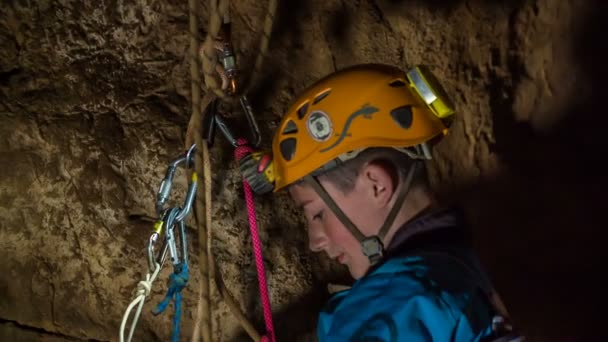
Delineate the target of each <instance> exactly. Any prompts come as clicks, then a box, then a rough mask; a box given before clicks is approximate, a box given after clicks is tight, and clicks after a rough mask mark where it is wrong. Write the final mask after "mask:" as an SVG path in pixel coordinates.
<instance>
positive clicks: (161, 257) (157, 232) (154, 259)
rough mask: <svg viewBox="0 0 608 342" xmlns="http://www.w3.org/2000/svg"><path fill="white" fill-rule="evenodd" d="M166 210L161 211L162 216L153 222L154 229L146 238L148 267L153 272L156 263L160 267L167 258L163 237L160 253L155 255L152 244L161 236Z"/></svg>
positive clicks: (166, 247)
mask: <svg viewBox="0 0 608 342" xmlns="http://www.w3.org/2000/svg"><path fill="white" fill-rule="evenodd" d="M166 214H167V212H166V211H165V213H163V216H165V217H163V218H161V219H160V220H158V221H156V223H155V224H154V231H153V232H152V234H151V235H150V238H149V239H148V268H149V269H150V272H154V271H155V270H156V263H158V264H159V266H160V267H162V265H163V264H164V263H165V259H166V258H167V252H168V250H167V249H168V245H167V244H166V241H165V239H163V242H162V247H161V248H160V253H159V254H158V255H156V251H155V249H154V245H156V243H158V241H159V238H160V237H161V236H162V232H163V227H165V222H166V221H165V218H166Z"/></svg>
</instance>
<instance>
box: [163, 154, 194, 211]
mask: <svg viewBox="0 0 608 342" xmlns="http://www.w3.org/2000/svg"><path fill="white" fill-rule="evenodd" d="M195 147H196V144H193V145H192V146H190V148H189V149H188V151H187V152H186V153H185V154H183V155H181V156H179V157H178V158H176V159H174V160H173V161H172V162H171V163H170V164H169V167H168V168H167V173H166V174H165V178H163V180H162V182H161V183H160V187H159V189H158V193H157V194H156V213H157V214H158V215H159V216H160V214H161V212H162V211H163V206H164V205H165V202H167V200H168V199H169V196H171V188H172V187H173V178H174V177H175V172H176V171H177V167H178V166H179V165H180V164H182V163H186V168H188V167H190V166H191V165H192V164H194V159H193V153H192V152H193V151H194V149H195ZM186 201H187V199H186Z"/></svg>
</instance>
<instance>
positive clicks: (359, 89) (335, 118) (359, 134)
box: [272, 64, 454, 191]
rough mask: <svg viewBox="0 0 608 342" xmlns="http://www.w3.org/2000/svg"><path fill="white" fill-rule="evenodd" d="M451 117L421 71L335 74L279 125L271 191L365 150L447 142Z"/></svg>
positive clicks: (371, 68) (375, 67)
mask: <svg viewBox="0 0 608 342" xmlns="http://www.w3.org/2000/svg"><path fill="white" fill-rule="evenodd" d="M453 112H454V111H453V109H452V106H451V104H450V103H449V102H448V100H447V97H446V96H445V95H444V92H443V90H442V89H441V87H440V86H439V85H438V83H437V82H436V80H435V78H434V77H433V76H432V74H431V73H430V72H428V70H426V69H423V68H421V67H416V68H413V69H411V70H410V71H408V72H404V71H402V70H400V69H398V68H396V67H392V66H388V65H379V64H363V65H356V66H352V67H349V68H346V69H343V70H340V71H337V72H335V73H333V74H330V75H328V76H326V77H324V78H322V79H321V80H319V81H317V82H316V83H314V84H313V85H312V86H310V87H309V88H308V89H306V90H304V91H303V92H302V94H301V95H300V96H299V97H298V98H297V99H296V100H295V101H294V103H293V104H292V105H291V107H290V108H289V109H288V110H287V112H286V114H285V115H284V116H283V118H282V120H281V123H280V125H279V127H278V129H277V133H276V134H275V136H274V139H273V142H272V155H273V161H274V181H275V184H274V185H275V186H274V190H275V191H279V190H281V189H282V188H284V187H285V186H287V185H289V184H292V183H294V182H296V181H298V180H300V179H302V178H303V177H304V176H306V175H308V174H311V173H313V172H315V171H317V170H319V169H320V168H322V167H323V166H325V165H327V164H328V163H331V162H332V161H335V160H347V159H350V158H352V157H353V156H355V155H356V154H357V153H358V152H360V151H361V150H363V149H365V148H369V147H394V148H400V149H402V148H409V147H416V146H420V145H421V144H422V145H424V143H426V142H428V141H429V140H431V139H433V138H435V137H437V136H441V135H444V134H447V125H446V123H445V122H444V121H443V119H445V118H447V117H448V116H450V115H451V114H453ZM404 151H405V150H404ZM425 151H426V150H425ZM424 155H425V156H426V157H427V158H430V154H429V153H426V154H424Z"/></svg>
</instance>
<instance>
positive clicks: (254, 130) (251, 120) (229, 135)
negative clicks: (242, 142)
mask: <svg viewBox="0 0 608 342" xmlns="http://www.w3.org/2000/svg"><path fill="white" fill-rule="evenodd" d="M240 103H241V107H242V108H243V111H244V112H245V117H246V118H247V126H248V127H249V133H250V135H251V137H252V140H251V143H250V145H251V146H252V147H257V146H259V144H260V142H261V140H262V136H261V134H260V129H259V127H258V125H257V123H256V120H255V117H254V115H253V111H252V110H251V106H250V105H249V102H248V100H247V97H246V96H241V98H240ZM216 127H217V128H218V129H219V130H220V131H221V132H222V134H223V135H224V137H225V138H226V140H228V142H229V143H230V145H232V146H233V147H238V146H239V143H238V140H237V138H236V136H235V135H234V134H233V132H232V130H231V129H230V127H229V126H228V122H227V120H226V119H225V118H224V116H223V115H222V114H221V113H220V110H219V99H215V100H214V101H213V102H212V103H211V104H210V105H209V107H208V109H207V112H206V113H205V121H204V122H203V137H204V139H205V140H206V141H207V145H208V146H209V147H211V146H213V143H214V141H215V129H216Z"/></svg>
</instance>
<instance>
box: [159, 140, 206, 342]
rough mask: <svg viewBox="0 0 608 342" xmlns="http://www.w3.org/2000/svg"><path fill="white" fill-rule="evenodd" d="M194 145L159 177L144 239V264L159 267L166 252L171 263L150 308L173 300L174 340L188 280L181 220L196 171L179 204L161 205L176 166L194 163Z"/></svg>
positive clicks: (188, 205)
mask: <svg viewBox="0 0 608 342" xmlns="http://www.w3.org/2000/svg"><path fill="white" fill-rule="evenodd" d="M194 149H195V145H192V146H191V147H190V148H189V149H188V151H187V152H186V153H185V154H183V155H181V156H179V157H178V158H176V159H175V160H173V161H172V162H171V163H170V164H169V167H168V168H167V172H166V174H165V178H164V179H163V180H162V182H161V184H160V187H159V190H158V193H157V196H156V211H157V214H158V215H159V220H158V221H157V222H156V224H155V225H154V231H153V232H152V235H151V236H150V238H149V241H148V266H149V267H150V269H151V270H152V269H154V268H156V267H157V266H156V265H158V267H162V266H163V264H164V263H165V261H166V258H167V255H169V256H170V259H171V263H172V264H173V273H172V274H171V275H170V277H169V288H168V291H167V295H166V296H165V298H164V299H163V300H162V301H161V302H160V303H159V304H158V306H157V307H156V308H155V309H154V310H153V313H154V314H155V315H158V314H161V313H162V312H164V311H165V309H166V308H167V306H168V305H169V303H170V302H171V301H174V302H175V315H174V317H173V334H172V337H171V339H172V341H178V339H179V325H180V320H181V302H182V294H181V291H182V290H183V289H184V288H185V287H186V285H187V283H188V240H187V236H186V224H185V222H184V220H185V219H186V217H187V216H188V214H189V213H190V212H191V211H192V204H193V202H194V197H195V196H196V188H197V175H196V172H194V173H193V174H192V181H191V183H190V185H189V186H188V192H187V194H186V198H185V200H184V203H183V206H182V207H178V206H175V207H170V208H165V207H164V206H165V203H166V202H167V200H168V199H169V197H170V194H171V188H172V186H173V178H174V177H175V172H176V170H177V167H178V166H179V165H182V164H184V165H185V167H186V168H188V167H191V166H192V165H193V164H194V160H193V157H194V155H193V152H194ZM176 228H177V232H176ZM161 237H163V238H162V246H161V247H160V249H159V251H158V254H157V253H156V251H155V248H154V247H155V245H156V244H157V243H159V240H160V238H161ZM178 246H179V247H178Z"/></svg>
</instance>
